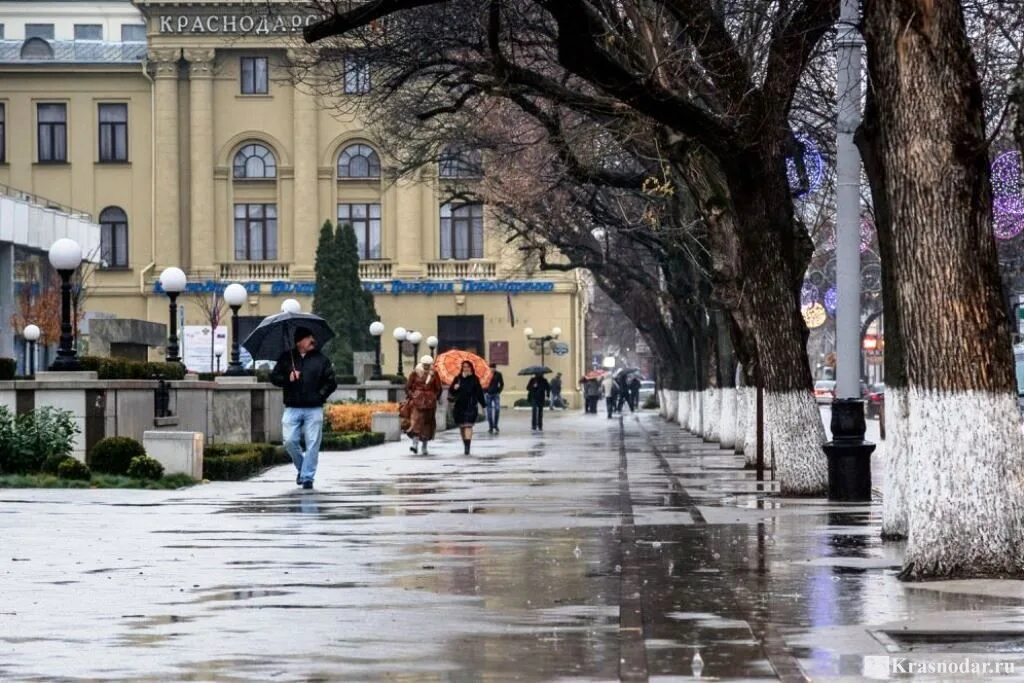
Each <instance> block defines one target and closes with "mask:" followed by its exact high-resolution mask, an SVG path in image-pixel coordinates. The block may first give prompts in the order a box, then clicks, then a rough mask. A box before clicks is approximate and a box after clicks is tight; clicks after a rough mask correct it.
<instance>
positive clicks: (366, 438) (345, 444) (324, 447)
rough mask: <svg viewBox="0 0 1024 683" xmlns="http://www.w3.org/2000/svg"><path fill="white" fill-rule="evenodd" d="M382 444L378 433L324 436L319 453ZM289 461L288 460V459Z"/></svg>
mask: <svg viewBox="0 0 1024 683" xmlns="http://www.w3.org/2000/svg"><path fill="white" fill-rule="evenodd" d="M382 443H384V435H383V434H381V433H380V432H354V433H350V434H334V433H329V434H324V438H323V441H321V443H320V450H321V451H354V450H356V449H359V448H368V447H369V446H379V445H381V444H382ZM289 460H290V459H289Z"/></svg>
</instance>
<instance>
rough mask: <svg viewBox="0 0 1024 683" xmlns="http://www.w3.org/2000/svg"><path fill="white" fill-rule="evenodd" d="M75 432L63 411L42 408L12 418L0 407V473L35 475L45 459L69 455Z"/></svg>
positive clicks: (66, 413)
mask: <svg viewBox="0 0 1024 683" xmlns="http://www.w3.org/2000/svg"><path fill="white" fill-rule="evenodd" d="M79 431H80V430H79V429H78V426H77V425H76V424H75V421H74V418H73V417H72V415H71V413H70V412H69V411H67V410H58V409H56V408H52V407H44V408H37V409H36V410H33V411H32V412H30V413H26V414H24V415H19V416H18V417H14V416H13V415H12V414H11V412H10V411H9V410H8V409H7V408H5V407H3V406H0V472H6V473H9V474H30V473H35V472H39V470H40V469H41V468H42V466H43V463H44V462H45V461H46V460H47V458H49V457H51V456H55V455H71V449H72V445H73V442H74V438H75V434H77V433H78V432H79Z"/></svg>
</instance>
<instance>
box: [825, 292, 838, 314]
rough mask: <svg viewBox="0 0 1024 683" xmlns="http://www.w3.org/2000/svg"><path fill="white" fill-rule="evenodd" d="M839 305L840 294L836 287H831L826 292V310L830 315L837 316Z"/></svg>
mask: <svg viewBox="0 0 1024 683" xmlns="http://www.w3.org/2000/svg"><path fill="white" fill-rule="evenodd" d="M838 305H839V292H837V291H836V288H835V287H829V288H828V289H827V290H825V310H826V311H828V314H829V315H831V316H834V315H835V314H836V306H838Z"/></svg>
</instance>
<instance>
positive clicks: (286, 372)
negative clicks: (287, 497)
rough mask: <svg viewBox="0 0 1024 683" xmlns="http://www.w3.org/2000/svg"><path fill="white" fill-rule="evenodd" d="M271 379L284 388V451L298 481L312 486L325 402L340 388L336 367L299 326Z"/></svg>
mask: <svg viewBox="0 0 1024 683" xmlns="http://www.w3.org/2000/svg"><path fill="white" fill-rule="evenodd" d="M270 381H271V382H273V383H274V385H275V386H279V387H281V388H282V389H284V405H285V408H284V416H283V417H282V418H281V427H282V431H283V432H284V435H283V438H284V447H285V450H286V451H288V455H290V456H291V458H292V463H294V464H295V469H296V470H298V475H297V476H296V478H295V483H296V484H299V485H301V486H302V488H304V489H311V488H313V478H314V477H315V476H316V465H317V460H318V459H319V457H320V440H321V438H322V437H323V427H324V403H326V402H327V399H328V398H329V397H330V395H331V394H333V393H334V390H335V389H337V388H338V382H337V381H336V380H335V379H334V366H333V365H331V361H330V360H329V359H328V358H327V356H325V355H324V354H322V353H320V352H319V351H318V350H317V348H316V339H315V338H314V337H313V333H312V332H311V331H310V330H308V329H306V328H305V327H300V328H299V329H297V330H295V347H294V348H293V349H292V350H291V351H285V352H284V353H282V354H281V357H280V358H278V359H277V365H275V366H274V370H273V372H271V373H270ZM300 437H301V438H302V440H303V442H304V443H305V445H306V451H305V452H303V451H302V449H301V448H300V447H299V439H300Z"/></svg>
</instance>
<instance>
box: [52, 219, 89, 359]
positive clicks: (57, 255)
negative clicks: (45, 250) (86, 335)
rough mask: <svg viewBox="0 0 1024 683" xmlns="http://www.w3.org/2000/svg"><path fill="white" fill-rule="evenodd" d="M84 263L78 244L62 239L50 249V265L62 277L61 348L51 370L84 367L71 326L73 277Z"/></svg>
mask: <svg viewBox="0 0 1024 683" xmlns="http://www.w3.org/2000/svg"><path fill="white" fill-rule="evenodd" d="M81 263H82V247H81V245H79V244H78V242H76V241H74V240H71V239H68V238H66V237H64V238H61V239H59V240H57V241H56V242H54V243H53V246H51V247H50V265H52V266H53V267H54V268H55V269H56V271H57V273H58V274H59V275H60V348H59V349H58V350H57V358H56V360H54V361H53V364H52V365H51V366H50V369H51V370H57V371H77V370H81V369H82V366H81V365H80V364H79V362H78V354H77V353H76V352H75V349H74V348H73V346H72V343H73V342H74V334H72V332H73V328H72V326H71V276H72V274H74V272H75V271H76V270H77V269H78V266H79V265H81Z"/></svg>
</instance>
